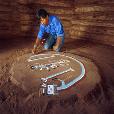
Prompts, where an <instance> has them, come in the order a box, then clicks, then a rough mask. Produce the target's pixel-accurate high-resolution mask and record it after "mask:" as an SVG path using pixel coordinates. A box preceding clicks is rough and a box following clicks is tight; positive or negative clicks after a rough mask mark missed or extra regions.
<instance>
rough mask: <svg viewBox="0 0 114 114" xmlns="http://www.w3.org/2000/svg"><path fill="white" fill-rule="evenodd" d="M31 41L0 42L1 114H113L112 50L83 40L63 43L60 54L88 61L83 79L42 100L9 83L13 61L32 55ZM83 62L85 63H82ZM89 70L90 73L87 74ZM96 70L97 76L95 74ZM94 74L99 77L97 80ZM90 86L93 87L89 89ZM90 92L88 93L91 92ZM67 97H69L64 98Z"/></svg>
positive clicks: (113, 59)
mask: <svg viewBox="0 0 114 114" xmlns="http://www.w3.org/2000/svg"><path fill="white" fill-rule="evenodd" d="M32 45H33V41H32V40H24V39H18V40H0V112H2V114H22V113H24V114H29V113H30V114H58V113H59V114H64V113H65V114H71V113H72V114H98V113H100V114H113V113H114V111H113V107H114V47H111V46H106V45H101V44H95V43H91V42H87V41H83V40H71V41H69V42H66V43H65V46H64V48H63V52H65V53H72V54H74V55H76V56H80V57H82V58H83V57H84V58H86V59H88V60H90V61H91V62H92V63H93V64H94V65H95V66H96V67H94V66H93V68H92V67H90V68H89V66H90V65H89V64H88V69H86V70H87V71H88V72H87V73H86V75H87V74H89V75H91V76H89V77H91V78H89V79H88V78H84V80H83V81H80V82H79V83H78V84H76V85H74V86H73V87H71V88H70V89H68V90H65V91H62V94H60V95H58V96H41V97H39V95H38V92H37V91H36V92H33V93H32V92H31V93H29V92H27V91H25V90H23V89H22V87H21V85H20V86H19V85H18V86H17V85H16V84H14V83H13V82H12V81H11V76H12V73H11V72H10V70H11V68H12V65H13V63H14V62H15V60H16V59H17V58H18V57H20V56H23V55H25V54H27V53H30V52H31V48H32ZM85 62H86V61H85ZM89 69H91V70H90V71H89ZM95 69H97V72H95ZM96 73H98V75H99V76H98V77H99V79H100V80H99V81H97V83H94V84H93V82H96V80H98V77H97V78H96V77H95V76H96ZM91 85H93V87H92V86H91ZM90 88H91V89H90ZM66 93H69V94H66Z"/></svg>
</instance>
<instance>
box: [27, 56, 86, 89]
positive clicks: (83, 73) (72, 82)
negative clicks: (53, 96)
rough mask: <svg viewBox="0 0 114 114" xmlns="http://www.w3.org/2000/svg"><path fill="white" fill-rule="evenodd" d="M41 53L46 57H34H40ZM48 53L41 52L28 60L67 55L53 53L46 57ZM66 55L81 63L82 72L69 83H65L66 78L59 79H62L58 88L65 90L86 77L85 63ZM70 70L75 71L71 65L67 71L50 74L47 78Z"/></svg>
mask: <svg viewBox="0 0 114 114" xmlns="http://www.w3.org/2000/svg"><path fill="white" fill-rule="evenodd" d="M41 55H44V56H45V57H42V58H41V57H40V58H38V59H34V57H38V56H41ZM46 55H49V54H39V55H34V56H31V57H30V58H29V59H28V62H30V61H36V60H40V59H47V58H50V57H55V55H60V56H65V55H62V54H53V55H51V56H50V57H46ZM65 57H67V58H70V59H72V60H74V61H75V62H77V63H78V64H79V65H80V67H81V74H80V75H79V76H76V78H75V79H74V80H72V81H70V82H69V83H67V84H65V82H64V80H60V79H58V80H60V81H61V86H59V87H57V90H64V89H67V88H69V87H71V86H72V85H74V84H75V83H77V82H78V81H79V80H81V79H82V78H83V77H84V75H85V68H84V65H83V64H82V63H81V62H80V61H78V60H76V59H75V58H73V57H69V56H65ZM69 71H73V69H72V68H71V67H70V68H69V69H67V70H65V71H62V72H58V73H56V74H53V75H50V76H48V77H46V78H45V80H48V79H50V78H53V77H56V76H58V75H61V74H63V73H66V72H69ZM43 79H44V78H43Z"/></svg>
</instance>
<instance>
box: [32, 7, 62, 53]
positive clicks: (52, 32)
mask: <svg viewBox="0 0 114 114" xmlns="http://www.w3.org/2000/svg"><path fill="white" fill-rule="evenodd" d="M37 17H38V19H39V20H40V29H39V32H38V35H37V38H36V42H35V44H34V48H33V50H32V53H33V54H34V53H35V52H36V48H37V46H38V45H40V43H41V40H42V39H43V36H44V34H45V33H47V34H49V36H48V38H47V39H46V42H45V44H44V49H45V50H48V49H50V48H53V50H54V51H56V52H59V51H60V49H61V47H62V46H63V44H64V30H63V26H62V24H61V21H60V20H59V19H58V17H56V16H52V15H49V13H48V12H47V11H46V10H44V9H40V10H39V11H38V12H37Z"/></svg>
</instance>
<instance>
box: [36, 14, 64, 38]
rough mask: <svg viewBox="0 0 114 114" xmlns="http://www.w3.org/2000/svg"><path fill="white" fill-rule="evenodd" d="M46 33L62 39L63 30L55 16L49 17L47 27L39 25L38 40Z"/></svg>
mask: <svg viewBox="0 0 114 114" xmlns="http://www.w3.org/2000/svg"><path fill="white" fill-rule="evenodd" d="M45 32H47V33H49V34H51V35H53V36H56V38H57V37H64V30H63V26H62V24H61V21H60V20H59V19H58V18H57V17H56V16H52V15H50V16H49V23H48V25H44V24H40V29H39V32H38V36H37V37H38V38H39V39H42V37H43V35H44V33H45Z"/></svg>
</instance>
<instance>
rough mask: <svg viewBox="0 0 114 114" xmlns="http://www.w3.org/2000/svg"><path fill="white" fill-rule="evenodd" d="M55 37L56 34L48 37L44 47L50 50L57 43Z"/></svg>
mask: <svg viewBox="0 0 114 114" xmlns="http://www.w3.org/2000/svg"><path fill="white" fill-rule="evenodd" d="M55 41H56V40H55V38H54V36H52V35H50V36H49V38H47V40H46V43H45V44H44V49H45V50H48V49H50V48H52V46H53V45H54V44H55Z"/></svg>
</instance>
